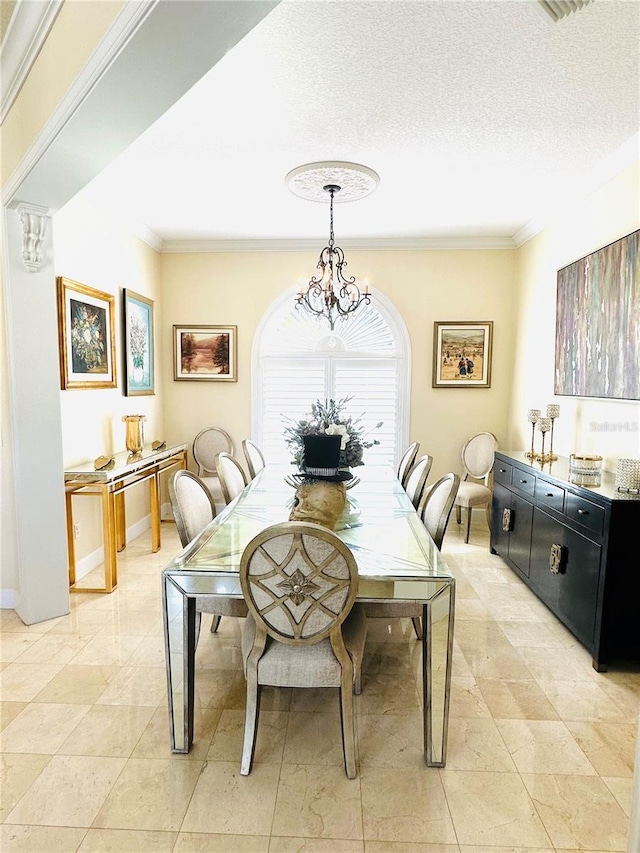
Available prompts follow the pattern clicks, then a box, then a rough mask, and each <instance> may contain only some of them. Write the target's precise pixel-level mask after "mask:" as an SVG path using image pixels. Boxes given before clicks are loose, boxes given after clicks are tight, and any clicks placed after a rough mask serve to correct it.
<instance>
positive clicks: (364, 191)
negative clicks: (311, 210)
mask: <svg viewBox="0 0 640 853" xmlns="http://www.w3.org/2000/svg"><path fill="white" fill-rule="evenodd" d="M379 180H380V179H379V177H378V175H377V174H376V173H375V172H374V171H373V170H372V169H368V168H367V167H366V166H359V165H358V164H356V163H344V162H336V161H332V162H324V163H309V164H307V165H305V166H299V167H298V168H297V169H293V171H291V172H289V174H288V175H287V177H286V182H287V185H288V187H289V189H290V190H291V192H293V193H294V194H295V195H297V196H299V197H300V198H305V199H308V200H310V201H326V197H327V195H328V196H329V243H328V245H326V246H325V247H324V248H323V249H322V251H321V252H320V258H319V260H318V264H317V269H318V270H319V273H318V274H317V275H314V276H312V277H311V279H310V280H309V283H308V285H307V286H306V289H305V288H304V286H303V287H301V288H300V291H299V293H298V294H297V295H296V297H295V300H296V308H300V307H302V308H304V309H305V310H306V311H308V312H309V313H310V314H313V315H314V316H316V317H318V318H321V317H324V318H325V319H326V320H327V321H328V323H329V328H330V329H331V331H333V329H334V327H335V324H336V321H337V320H338V319H342V320H344V319H346V318H347V317H348V316H349V314H353V313H354V311H357V309H358V308H359V307H360V306H361V305H369V304H370V302H371V294H370V293H369V285H368V284H365V286H364V289H362V287H361V286H360V285H358V284H357V282H356V279H355V276H351V277H348V278H347V277H346V276H345V274H344V268H345V267H346V266H347V262H346V260H345V257H344V252H343V250H342V249H341V248H340V246H336V244H335V238H334V233H333V203H334V200H335V198H336V195H337V193H341V197H340V201H354V200H356V199H360V198H364V196H365V195H369V193H371V192H373V190H374V189H375V188H376V187H377V185H378V181H379Z"/></svg>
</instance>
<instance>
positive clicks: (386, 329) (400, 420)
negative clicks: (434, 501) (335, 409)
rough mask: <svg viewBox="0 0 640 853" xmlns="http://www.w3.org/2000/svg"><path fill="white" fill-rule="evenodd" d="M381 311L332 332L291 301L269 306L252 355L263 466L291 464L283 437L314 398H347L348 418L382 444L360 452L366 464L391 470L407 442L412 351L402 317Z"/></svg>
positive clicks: (365, 311)
mask: <svg viewBox="0 0 640 853" xmlns="http://www.w3.org/2000/svg"><path fill="white" fill-rule="evenodd" d="M392 310H393V311H394V312H395V309H392ZM385 313H386V312H383V311H382V310H378V308H377V307H376V304H375V300H373V301H372V304H371V305H369V306H367V307H363V308H359V309H358V311H357V312H356V313H355V314H354V315H353V316H351V317H348V318H347V319H346V320H345V321H344V322H339V323H337V324H336V328H335V330H334V331H333V332H331V330H330V329H329V327H328V324H327V322H326V320H318V319H316V318H315V317H312V316H310V315H308V314H307V313H305V312H304V310H303V309H296V308H295V304H294V300H293V298H287V297H283V298H282V299H281V300H279V304H275V305H274V306H272V308H271V309H270V311H269V312H268V314H267V315H266V316H265V318H264V319H263V322H262V324H261V328H260V329H259V330H258V332H257V336H256V340H255V341H254V357H253V371H254V373H253V380H254V381H253V389H254V396H253V400H252V406H253V418H252V421H253V425H254V426H253V430H252V432H253V435H252V438H253V439H254V441H256V442H257V443H258V445H259V446H260V447H261V448H262V451H263V453H264V456H265V459H266V460H267V461H268V462H274V463H288V462H290V461H291V452H290V450H289V448H288V447H287V446H286V444H285V442H284V437H283V432H284V429H285V428H286V426H287V425H289V423H290V421H289V419H290V418H293V419H294V420H298V419H301V418H303V417H304V416H305V415H306V414H308V413H309V412H310V409H311V404H312V403H314V402H315V401H316V400H324V399H328V398H333V399H340V398H343V397H352V400H351V401H350V402H349V404H348V406H347V409H346V413H347V414H348V415H351V416H352V417H353V418H356V417H358V416H362V424H363V425H364V426H365V428H366V430H367V433H368V435H367V438H368V439H370V440H372V439H374V438H375V439H377V440H378V441H379V442H380V444H379V445H376V446H374V447H371V448H369V449H367V450H365V456H364V459H365V464H367V463H370V464H382V465H391V466H393V467H395V465H396V464H397V461H398V459H399V457H400V455H401V454H402V452H403V451H404V449H405V445H406V443H407V436H406V434H405V433H406V425H407V424H408V422H409V413H408V400H409V394H408V393H407V387H408V383H407V376H408V368H409V362H410V353H409V351H408V335H407V334H406V328H405V327H404V323H403V322H402V319H401V318H400V317H399V315H397V316H394V317H393V318H392V319H393V321H394V322H393V323H392V322H389V318H388V317H387V316H385ZM395 313H396V314H397V312H395ZM398 328H401V329H402V331H403V332H404V334H400V333H399V332H398ZM380 421H382V426H381V427H380V428H379V429H375V427H376V424H377V423H378V422H380Z"/></svg>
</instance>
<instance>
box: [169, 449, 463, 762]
mask: <svg viewBox="0 0 640 853" xmlns="http://www.w3.org/2000/svg"><path fill="white" fill-rule="evenodd" d="M381 470H382V469H378V472H377V473H371V474H370V473H369V472H368V471H366V470H365V473H364V474H363V475H362V477H363V482H362V483H361V484H359V485H358V486H357V490H356V489H354V501H356V500H358V499H356V498H355V493H356V491H357V493H358V494H359V495H360V496H361V498H362V499H361V503H362V507H361V512H360V516H359V518H356V519H355V520H354V521H353V523H352V524H350V525H348V526H346V527H345V528H344V529H339V530H337V531H336V532H337V534H338V535H339V536H340V537H341V538H342V539H343V540H344V541H345V542H346V543H347V544H348V545H349V547H350V548H351V549H352V551H353V552H354V555H355V557H356V560H357V561H358V571H359V574H360V582H359V592H358V601H364V602H366V601H380V600H385V601H412V602H416V603H418V604H421V605H422V613H423V639H422V681H423V688H422V689H423V697H422V698H423V714H424V754H425V760H426V763H427V765H428V766H430V767H444V766H445V761H446V751H447V732H448V719H449V694H450V688H451V663H452V654H453V628H454V610H455V578H453V576H452V575H451V573H450V572H449V570H448V568H447V567H446V564H445V562H444V560H443V559H442V556H441V554H440V552H439V551H438V550H437V548H436V547H435V545H434V543H433V541H432V540H431V538H430V537H429V535H428V533H427V531H426V529H425V527H424V525H423V524H422V522H421V521H420V519H419V518H418V516H417V515H416V513H415V510H414V508H413V505H412V504H411V501H410V500H409V499H408V498H407V496H406V494H405V493H404V490H403V489H402V488H401V487H400V485H399V483H398V482H397V479H396V478H395V476H394V475H393V472H391V471H390V470H389V472H388V473H385V474H382V475H381V474H380V471H381ZM385 472H386V469H385ZM283 473H286V472H284V471H283V470H282V469H280V470H279V471H278V470H276V471H274V470H273V468H271V466H267V468H265V469H263V471H262V472H260V474H259V475H258V477H256V478H255V480H253V481H252V482H251V483H250V484H249V486H247V488H246V489H245V490H244V491H243V492H242V494H241V495H239V496H238V497H237V498H236V500H235V501H233V503H232V504H230V505H229V506H228V507H227V508H226V510H225V511H224V512H223V513H222V514H221V515H220V516H218V518H217V519H214V521H213V522H212V523H211V524H210V525H209V526H208V527H207V528H206V529H205V530H204V531H203V532H202V533H201V534H200V536H198V537H197V538H196V539H195V540H194V541H193V542H192V543H190V544H189V545H188V546H187V547H186V548H185V549H184V550H183V551H182V552H181V553H180V554H179V555H178V557H177V558H176V559H175V560H173V561H172V563H171V564H170V565H169V566H167V567H166V568H165V569H164V571H163V580H162V595H163V616H164V629H165V651H166V662H167V687H168V691H167V694H168V704H169V726H170V737H171V749H172V751H173V752H175V753H188V752H189V749H190V747H191V745H192V743H193V738H194V705H195V673H196V668H195V653H196V645H197V636H198V631H199V614H198V613H197V601H198V599H203V598H216V597H238V598H241V597H242V591H241V588H240V578H239V573H238V570H239V563H240V555H241V554H242V551H243V549H244V547H245V546H246V544H247V543H248V542H249V541H250V539H251V538H252V537H253V536H254V535H255V534H256V533H257V532H258V531H259V530H260V529H264V527H266V526H268V525H269V524H272V523H276V522H277V521H283V520H285V519H286V517H287V514H288V510H287V508H286V496H287V491H286V490H287V488H288V487H286V486H283V487H282V490H281V491H278V485H277V484H278V482H279V480H281V479H282V476H283ZM368 474H369V477H368V476H367V475H368ZM376 477H378V480H377V481H376V482H374V479H375V478H376ZM368 480H371V482H369V483H368ZM368 486H369V487H370V488H372V492H371V495H370V496H371V497H372V500H368V499H367V498H368V494H367V491H366V490H367V488H368ZM385 489H388V500H387V501H386V500H385V498H384V495H385ZM361 490H362V491H361ZM288 494H289V495H290V496H292V494H293V493H292V491H291V489H288ZM267 495H268V498H267V500H265V506H262V503H261V501H260V497H261V496H263V497H265V498H266V496H267ZM267 501H268V503H269V505H266V504H267ZM376 506H378V509H376ZM367 512H369V513H371V516H372V518H371V524H367V522H366V518H367ZM376 513H378V515H377V519H376V523H375V524H374V523H373V522H374V519H373V515H376ZM382 513H384V515H382ZM383 517H384V518H385V519H386V522H383V521H380V520H379V519H381V518H383ZM384 523H386V524H387V527H388V530H391V531H396V533H398V534H399V536H398V540H400V539H402V540H403V541H404V542H405V543H406V548H407V549H408V550H409V551H410V554H409V555H407V554H404V555H402V554H401V555H397V556H396V557H395V558H394V557H390V556H389V555H388V554H386V553H382V554H381V553H379V552H378V551H377V550H376V549H375V548H370V547H368V546H370V545H372V539H371V538H372V537H373V538H374V539H375V535H376V528H378V527H379V526H380V525H381V524H384ZM383 533H384V531H383ZM388 538H389V537H388V536H386V537H385V540H386V541H387V543H388ZM387 547H388V546H387ZM396 547H398V550H400V548H399V546H398V545H397V543H396ZM388 550H389V549H388ZM365 689H366V688H365Z"/></svg>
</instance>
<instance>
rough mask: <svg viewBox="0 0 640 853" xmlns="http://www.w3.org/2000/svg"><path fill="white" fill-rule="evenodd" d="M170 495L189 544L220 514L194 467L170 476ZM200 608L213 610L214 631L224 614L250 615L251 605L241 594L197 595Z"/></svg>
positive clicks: (182, 536)
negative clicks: (192, 470)
mask: <svg viewBox="0 0 640 853" xmlns="http://www.w3.org/2000/svg"><path fill="white" fill-rule="evenodd" d="M169 499H170V500H171V508H172V510H173V517H174V518H175V520H176V527H177V528H178V535H179V536H180V542H181V543H182V547H183V548H185V547H186V546H187V545H188V544H189V542H191V541H193V540H194V539H195V538H196V536H197V535H198V534H199V533H201V532H202V531H203V530H204V529H205V527H206V526H207V524H209V522H210V521H212V520H213V519H214V518H215V517H216V505H215V502H214V500H213V498H212V496H211V492H210V491H209V489H208V488H207V486H206V485H205V484H204V483H203V482H202V480H201V479H200V478H199V477H196V475H195V474H192V473H191V471H176V473H175V474H174V475H173V477H172V478H171V479H170V480H169ZM196 610H197V611H198V612H199V613H211V614H213V620H212V622H211V630H212V631H217V630H218V625H219V624H220V617H221V616H246V615H247V605H246V604H245V603H244V601H243V600H242V599H238V598H229V599H221V598H219V599H215V600H213V599H207V598H196Z"/></svg>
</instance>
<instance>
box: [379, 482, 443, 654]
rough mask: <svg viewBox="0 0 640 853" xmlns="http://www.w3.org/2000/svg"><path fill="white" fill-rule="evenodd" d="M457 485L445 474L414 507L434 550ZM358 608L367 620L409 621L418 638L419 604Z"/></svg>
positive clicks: (381, 603)
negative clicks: (401, 619) (433, 545)
mask: <svg viewBox="0 0 640 853" xmlns="http://www.w3.org/2000/svg"><path fill="white" fill-rule="evenodd" d="M459 485H460V477H458V475H457V474H453V473H450V474H445V475H444V477H441V478H440V479H439V480H438V481H437V482H436V483H434V484H433V486H431V487H430V488H429V489H428V490H427V491H426V492H425V494H424V495H423V497H422V500H421V502H420V505H419V506H418V515H419V516H420V518H421V519H422V522H423V524H424V526H425V527H426V528H427V531H428V533H429V536H431V538H432V539H433V541H434V542H435V545H436V548H437V549H438V551H440V550H441V548H442V540H443V539H444V534H445V531H446V529H447V524H448V523H449V517H450V516H451V510H452V509H453V502H454V500H455V497H456V493H457V491H458V486H459ZM362 606H363V607H364V612H365V613H366V615H367V618H372V619H375V618H384V619H392V618H396V617H397V618H405V619H407V618H408V619H411V621H412V623H413V630H414V631H415V634H416V637H417V638H418V639H422V605H420V604H415V603H414V602H412V601H376V602H367V603H366V604H363V605H362Z"/></svg>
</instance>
